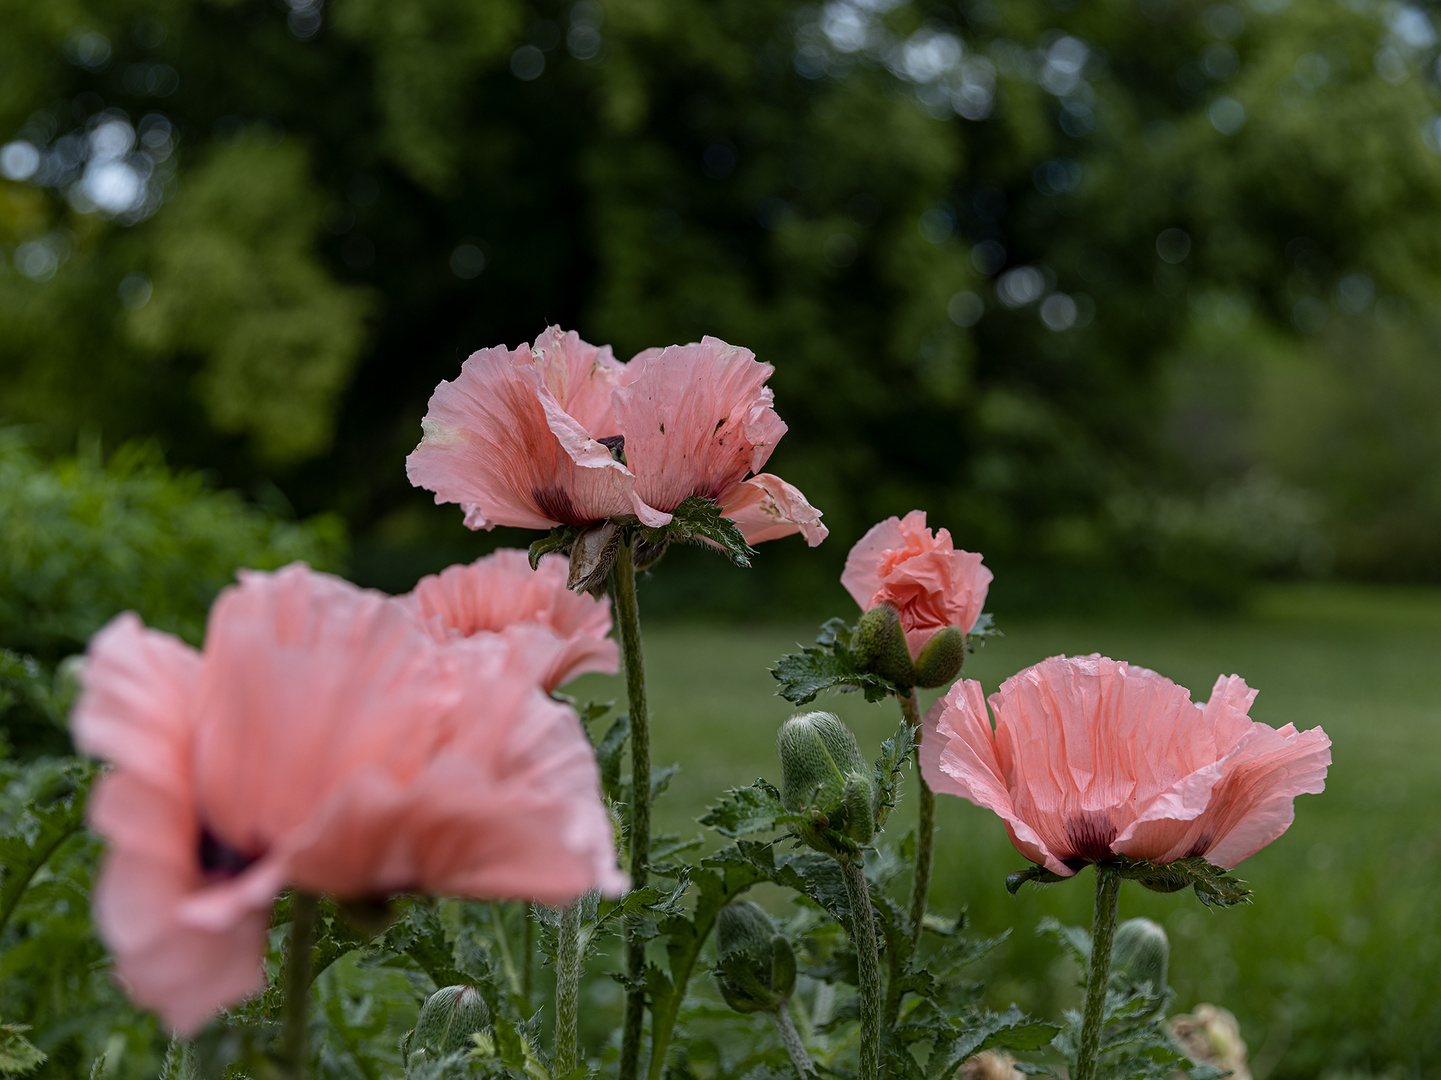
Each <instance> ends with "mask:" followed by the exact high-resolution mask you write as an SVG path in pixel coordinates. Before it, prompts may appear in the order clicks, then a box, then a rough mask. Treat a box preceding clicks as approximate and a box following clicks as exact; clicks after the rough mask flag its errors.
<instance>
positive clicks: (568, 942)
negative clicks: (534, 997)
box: [555, 900, 581, 1077]
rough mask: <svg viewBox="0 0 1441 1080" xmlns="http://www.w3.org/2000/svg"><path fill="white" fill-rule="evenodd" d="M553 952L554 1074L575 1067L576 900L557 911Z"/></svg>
mask: <svg viewBox="0 0 1441 1080" xmlns="http://www.w3.org/2000/svg"><path fill="white" fill-rule="evenodd" d="M559 938H560V940H559V942H558V943H557V948H556V955H555V1075H556V1076H557V1077H563V1076H565V1075H566V1074H568V1073H570V1072H571V1071H572V1070H574V1069H575V1062H576V1026H577V1025H576V1019H577V1016H578V1014H579V1010H578V1007H579V1004H580V968H581V956H580V901H579V900H576V901H575V902H574V903H571V904H567V905H566V906H565V907H564V908H562V909H561V912H560V933H559Z"/></svg>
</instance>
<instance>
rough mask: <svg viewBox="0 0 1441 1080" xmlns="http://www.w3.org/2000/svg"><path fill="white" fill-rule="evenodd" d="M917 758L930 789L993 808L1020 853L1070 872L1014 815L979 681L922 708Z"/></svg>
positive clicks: (1063, 872) (1063, 873) (967, 681)
mask: <svg viewBox="0 0 1441 1080" xmlns="http://www.w3.org/2000/svg"><path fill="white" fill-rule="evenodd" d="M920 761H921V775H922V776H924V777H925V779H926V783H927V784H929V785H930V786H931V789H932V790H933V791H943V792H946V793H947V794H950V795H959V796H960V797H961V798H963V799H967V800H969V801H970V802H973V803H975V804H976V805H977V806H981V807H984V808H985V809H987V810H992V811H994V812H995V813H996V814H998V815H1000V817H1001V819H1002V820H1003V821H1005V823H1006V829H1007V831H1008V832H1009V833H1010V836H1011V842H1012V843H1013V844H1015V846H1016V850H1018V851H1019V852H1020V853H1021V854H1022V855H1024V856H1025V857H1026V858H1028V859H1030V860H1031V861H1032V862H1035V863H1042V864H1044V865H1045V866H1046V867H1047V868H1048V869H1050V870H1051V871H1053V872H1054V873H1057V874H1060V875H1061V876H1062V877H1069V876H1070V875H1071V874H1074V873H1075V870H1073V869H1072V868H1070V867H1068V866H1067V865H1066V864H1065V863H1063V862H1062V861H1061V859H1060V857H1058V856H1057V855H1056V853H1054V852H1052V851H1051V850H1050V849H1049V848H1047V847H1046V844H1045V841H1044V840H1042V839H1041V837H1040V836H1039V835H1037V833H1036V831H1035V830H1034V829H1032V828H1031V826H1030V825H1028V824H1027V823H1026V822H1025V821H1023V820H1022V819H1021V818H1020V817H1019V816H1018V815H1017V813H1016V809H1015V806H1014V804H1013V803H1012V801H1011V793H1010V790H1009V778H1008V776H1007V775H1006V773H1005V770H1004V769H1003V768H1002V765H1001V762H1000V759H999V757H998V756H997V754H996V740H995V734H994V732H993V731H992V730H991V721H990V717H989V716H987V714H986V702H985V698H984V692H983V691H982V690H981V684H980V683H978V682H975V681H974V680H971V679H963V680H961V681H960V682H958V683H956V684H955V685H954V686H952V687H951V689H950V691H949V692H948V693H947V694H946V695H945V696H944V697H942V698H939V699H937V700H936V702H935V703H934V704H933V705H932V706H931V707H930V708H929V709H928V710H927V711H926V715H925V717H924V718H923V719H922V722H921V747H920Z"/></svg>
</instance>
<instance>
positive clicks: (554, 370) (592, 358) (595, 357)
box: [530, 326, 625, 439]
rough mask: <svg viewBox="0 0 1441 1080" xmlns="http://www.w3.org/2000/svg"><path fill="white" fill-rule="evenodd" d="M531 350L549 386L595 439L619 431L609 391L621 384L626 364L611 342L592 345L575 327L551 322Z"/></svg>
mask: <svg viewBox="0 0 1441 1080" xmlns="http://www.w3.org/2000/svg"><path fill="white" fill-rule="evenodd" d="M530 352H531V356H532V357H533V358H534V359H533V361H532V363H533V365H534V367H535V369H536V371H538V372H539V373H540V376H541V381H542V382H543V383H544V385H545V388H546V390H547V391H548V392H549V394H550V395H551V397H552V398H553V399H554V400H555V401H556V402H557V403H558V404H559V405H560V407H561V408H562V409H564V410H565V412H566V413H567V414H568V415H569V416H571V417H572V418H574V420H575V422H576V423H578V424H579V425H580V426H581V427H582V428H584V429H585V431H586V433H587V434H589V435H590V437H591V438H592V439H604V438H608V437H610V436H612V435H619V434H620V425H619V424H618V423H617V422H616V419H615V409H614V408H613V407H612V405H611V400H610V395H611V391H613V390H614V389H615V388H616V387H617V386H619V385H620V381H621V377H622V375H623V374H624V373H625V365H624V364H622V363H621V362H620V361H618V360H617V359H616V358H615V356H614V354H613V353H612V352H611V348H610V346H609V345H601V346H596V345H591V344H589V343H587V342H584V341H582V340H581V339H580V335H579V334H577V333H576V332H575V331H574V330H562V329H561V328H560V327H558V326H549V327H546V329H545V331H544V332H543V333H542V334H541V335H540V336H539V337H538V338H536V339H535V344H534V345H532V346H531V347H530Z"/></svg>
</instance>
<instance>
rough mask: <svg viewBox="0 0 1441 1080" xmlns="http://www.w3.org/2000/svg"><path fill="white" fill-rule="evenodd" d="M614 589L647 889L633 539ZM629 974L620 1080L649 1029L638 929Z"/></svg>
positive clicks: (636, 843) (629, 939) (640, 872)
mask: <svg viewBox="0 0 1441 1080" xmlns="http://www.w3.org/2000/svg"><path fill="white" fill-rule="evenodd" d="M611 573H612V575H613V577H612V585H613V586H614V589H615V614H616V623H617V625H618V626H619V628H620V648H621V652H622V654H623V655H624V656H625V689H626V696H627V697H628V698H629V699H630V776H631V799H630V880H631V887H632V888H635V889H639V888H641V887H643V886H644V885H645V882H646V878H647V877H648V876H649V870H650V728H649V726H648V724H647V720H646V705H645V663H644V661H643V660H642V659H641V652H640V609H639V608H638V607H637V605H636V599H635V558H634V556H633V555H632V553H631V540H630V538H629V537H626V538H624V539H623V540H621V543H620V550H619V551H617V552H616V556H615V566H614V568H613V570H612V571H611ZM625 971H626V975H627V976H628V977H629V979H630V987H629V988H628V989H627V990H626V995H625V1020H624V1022H623V1026H622V1027H621V1038H620V1075H619V1080H635V1076H636V1071H637V1069H638V1068H639V1065H640V1037H641V1029H642V1027H643V1026H644V1024H645V989H644V987H643V986H642V985H641V983H642V980H644V978H645V939H644V938H641V937H640V936H639V935H638V928H637V927H635V926H633V925H627V926H626V931H625Z"/></svg>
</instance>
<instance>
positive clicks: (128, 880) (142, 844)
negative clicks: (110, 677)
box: [89, 766, 275, 1035]
mask: <svg viewBox="0 0 1441 1080" xmlns="http://www.w3.org/2000/svg"><path fill="white" fill-rule="evenodd" d="M190 796H191V791H190V785H189V783H188V775H183V774H182V775H180V776H176V777H173V778H172V779H171V781H170V783H168V784H166V785H164V786H156V785H152V784H151V783H149V782H148V781H147V780H145V779H144V778H142V777H141V776H140V775H139V774H138V773H136V772H134V771H132V770H130V769H128V768H126V767H123V766H122V767H119V768H117V769H116V770H115V771H114V772H111V773H108V774H106V775H105V776H103V777H102V778H101V779H100V781H99V782H98V783H97V785H96V788H95V791H94V792H93V794H92V795H91V800H90V806H89V818H90V822H91V825H92V827H94V828H95V829H96V831H97V832H100V833H101V834H102V835H104V836H106V837H107V838H108V839H109V841H110V845H109V850H108V852H107V853H106V856H105V859H104V862H103V864H102V867H101V870H100V875H99V877H98V879H97V881H96V884H95V894H94V905H95V922H96V926H97V927H98V929H99V931H100V936H101V937H102V938H103V939H104V941H105V943H106V945H107V946H109V948H110V951H111V952H112V953H113V954H114V957H115V970H116V974H117V976H118V977H119V979H120V981H121V982H122V983H123V984H124V985H125V987H126V990H127V992H128V993H129V994H130V996H131V997H132V998H134V999H135V1001H136V1002H137V1003H139V1004H141V1005H144V1006H146V1007H147V1008H152V1009H154V1010H155V1011H156V1012H158V1013H159V1014H160V1015H161V1016H162V1017H163V1018H164V1019H165V1022H166V1023H167V1024H168V1025H169V1026H170V1027H171V1028H172V1029H173V1030H174V1031H176V1032H177V1033H179V1034H181V1035H190V1034H194V1032H195V1031H196V1030H198V1029H199V1028H200V1027H201V1026H202V1025H203V1024H204V1022H205V1020H206V1018H207V1017H208V1016H210V1015H211V1014H212V1013H214V1012H215V1011H217V1010H219V1009H222V1008H225V1007H227V1006H230V1005H234V1004H235V1003H236V1002H238V1001H241V1000H243V999H244V998H247V997H250V996H251V995H253V994H256V993H258V992H259V991H261V990H263V989H264V988H265V970H264V965H263V960H264V956H265V931H266V928H267V926H268V925H269V922H270V907H271V905H272V904H273V903H274V898H275V894H274V892H272V893H270V895H269V896H268V897H266V898H265V899H264V900H263V901H262V902H261V903H259V904H256V905H249V906H246V907H243V908H239V909H236V910H233V911H232V913H231V917H230V918H229V919H227V920H225V921H224V922H223V923H220V924H217V925H212V926H210V927H196V926H193V925H188V924H187V922H186V921H185V920H184V919H183V918H182V908H183V906H184V905H185V904H186V903H187V901H190V900H192V899H194V898H195V897H196V896H200V895H203V894H204V892H205V890H206V888H207V886H206V882H205V879H204V875H203V873H202V872H201V869H200V866H199V861H198V858H197V852H198V849H199V833H200V830H199V826H198V824H197V822H196V821H195V817H194V810H193V804H192V799H191V797H190Z"/></svg>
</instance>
